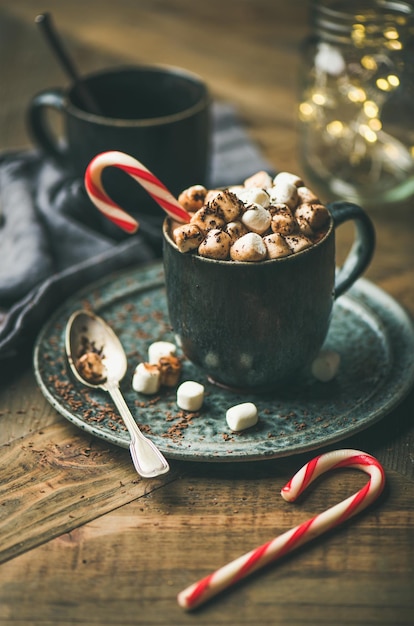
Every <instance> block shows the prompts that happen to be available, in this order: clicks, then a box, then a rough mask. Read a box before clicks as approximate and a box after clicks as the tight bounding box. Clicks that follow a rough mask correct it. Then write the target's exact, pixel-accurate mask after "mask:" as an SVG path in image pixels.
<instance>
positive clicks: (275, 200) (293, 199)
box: [269, 182, 298, 209]
mask: <svg viewBox="0 0 414 626" xmlns="http://www.w3.org/2000/svg"><path fill="white" fill-rule="evenodd" d="M269 195H270V202H271V204H287V206H288V207H289V208H290V209H294V208H295V206H296V204H297V201H298V190H297V187H295V185H292V183H285V182H284V183H280V184H279V185H277V186H275V187H272V188H271V189H269Z"/></svg>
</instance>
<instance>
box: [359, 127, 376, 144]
mask: <svg viewBox="0 0 414 626" xmlns="http://www.w3.org/2000/svg"><path fill="white" fill-rule="evenodd" d="M358 131H359V134H360V135H362V136H363V137H364V139H366V140H367V141H368V142H369V143H375V142H376V141H377V139H378V137H377V134H376V133H375V132H374V131H373V130H371V128H370V127H369V126H367V125H366V124H361V125H360V126H359V128H358Z"/></svg>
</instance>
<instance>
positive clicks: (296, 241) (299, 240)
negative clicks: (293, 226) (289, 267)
mask: <svg viewBox="0 0 414 626" xmlns="http://www.w3.org/2000/svg"><path fill="white" fill-rule="evenodd" d="M285 241H286V242H287V244H288V246H289V248H290V249H291V250H292V252H302V250H306V248H309V247H310V246H311V245H312V242H311V240H310V239H308V238H307V237H305V236H304V235H286V237H285Z"/></svg>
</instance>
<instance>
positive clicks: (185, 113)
mask: <svg viewBox="0 0 414 626" xmlns="http://www.w3.org/2000/svg"><path fill="white" fill-rule="evenodd" d="M142 71H143V72H144V73H149V72H158V73H160V74H165V75H170V76H177V77H181V78H184V79H185V80H187V81H188V83H192V84H193V85H198V86H199V87H200V88H201V92H202V93H201V96H200V98H199V100H198V101H197V102H196V103H195V104H193V105H191V106H189V107H187V108H185V109H183V110H182V111H178V112H177V113H170V114H168V115H163V116H160V117H151V118H144V119H123V118H117V117H108V116H106V115H100V114H97V113H91V112H90V111H85V110H84V109H81V108H80V107H79V106H77V105H76V104H75V103H74V102H73V101H72V99H71V95H72V94H73V92H74V91H75V90H76V85H75V84H73V83H71V84H70V85H69V86H68V87H67V89H66V90H65V92H64V93H65V102H66V109H67V111H68V112H70V113H71V114H72V115H75V116H76V117H77V118H79V119H82V120H84V121H87V122H94V123H95V124H96V123H99V124H101V125H103V126H119V127H151V126H161V125H166V124H171V123H174V122H178V121H181V120H184V119H186V118H188V117H192V116H193V115H195V114H196V113H198V112H199V111H202V110H203V109H206V108H207V107H208V105H209V104H210V103H211V95H210V92H209V88H208V85H207V83H206V82H205V81H204V80H203V79H202V78H201V76H199V75H198V74H196V73H194V72H191V71H189V70H186V69H184V68H182V67H179V66H176V65H168V64H161V63H146V64H141V65H139V64H138V65H121V66H118V67H116V66H115V67H113V68H106V69H103V70H98V71H96V72H91V73H89V74H86V75H85V76H84V77H83V79H84V81H85V82H87V81H88V80H89V79H93V78H99V77H101V76H110V75H114V74H121V73H127V72H142Z"/></svg>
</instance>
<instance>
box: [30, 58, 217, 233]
mask: <svg viewBox="0 0 414 626" xmlns="http://www.w3.org/2000/svg"><path fill="white" fill-rule="evenodd" d="M83 83H84V85H85V86H86V87H87V89H88V91H89V92H90V93H91V94H92V96H93V99H94V100H95V102H96V103H97V105H98V107H99V108H100V114H95V113H91V112H89V111H87V110H86V109H85V106H84V105H83V102H82V99H81V94H80V93H79V91H78V89H77V88H76V86H71V87H70V88H69V89H68V90H64V89H60V88H56V89H48V90H46V91H43V92H41V93H39V94H38V95H36V96H35V97H34V98H33V100H32V101H31V103H30V106H29V110H28V125H29V131H30V132H31V135H32V137H33V139H34V142H35V144H36V145H37V146H38V147H40V148H41V149H42V151H43V152H44V153H46V154H47V155H49V156H50V157H52V158H54V159H56V160H57V161H58V162H59V163H60V164H61V165H63V166H64V167H66V168H68V170H69V171H71V172H73V174H74V175H75V176H79V177H82V178H83V176H84V173H85V170H86V167H87V165H88V164H89V162H90V161H91V159H92V158H93V157H94V156H95V155H97V154H99V153H101V152H105V151H108V150H118V151H121V152H126V153H127V154H130V155H132V156H134V157H135V158H137V159H139V160H140V161H142V162H143V163H145V164H146V165H147V166H148V168H150V169H154V170H155V171H156V172H157V173H158V174H159V176H160V177H161V178H162V180H163V181H164V182H165V184H166V185H167V186H168V187H169V189H170V190H171V191H172V193H174V194H178V193H179V192H180V191H181V190H182V189H185V188H186V187H188V186H189V185H191V184H192V183H193V181H194V180H197V181H198V182H200V183H202V184H205V182H206V178H207V174H208V166H209V154H210V96H209V92H208V88H207V86H206V84H205V83H204V81H203V80H202V79H201V78H199V77H198V76H196V75H194V74H192V73H191V72H187V71H186V70H183V69H180V68H176V67H169V66H158V65H149V66H145V65H143V66H133V67H121V68H115V69H110V70H105V71H101V72H98V73H95V74H91V75H89V76H87V77H85V78H84V79H83ZM50 109H55V110H57V111H58V112H59V113H60V114H62V115H63V118H64V141H63V144H61V143H60V142H59V140H58V137H57V136H56V134H55V132H54V130H53V127H52V124H51V123H50V118H49V116H48V111H49V110H50ZM104 176H105V180H104V184H105V188H106V189H107V191H108V193H109V194H110V195H111V197H112V198H114V200H116V201H117V202H119V204H121V205H122V206H123V207H124V208H125V209H126V210H128V211H129V212H130V213H132V214H134V213H136V211H137V207H139V212H141V213H142V212H144V213H148V214H151V215H154V214H157V213H158V216H159V222H160V227H161V222H162V219H163V217H164V214H163V213H162V211H161V209H159V207H158V206H157V205H155V206H154V203H153V202H152V200H151V198H150V197H149V196H148V194H147V193H146V192H145V191H144V190H143V189H142V188H140V186H139V185H136V184H135V183H134V181H132V180H131V179H130V178H129V177H128V176H126V175H125V174H124V173H123V172H120V171H119V170H116V169H115V168H108V171H106V172H105V174H104Z"/></svg>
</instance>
